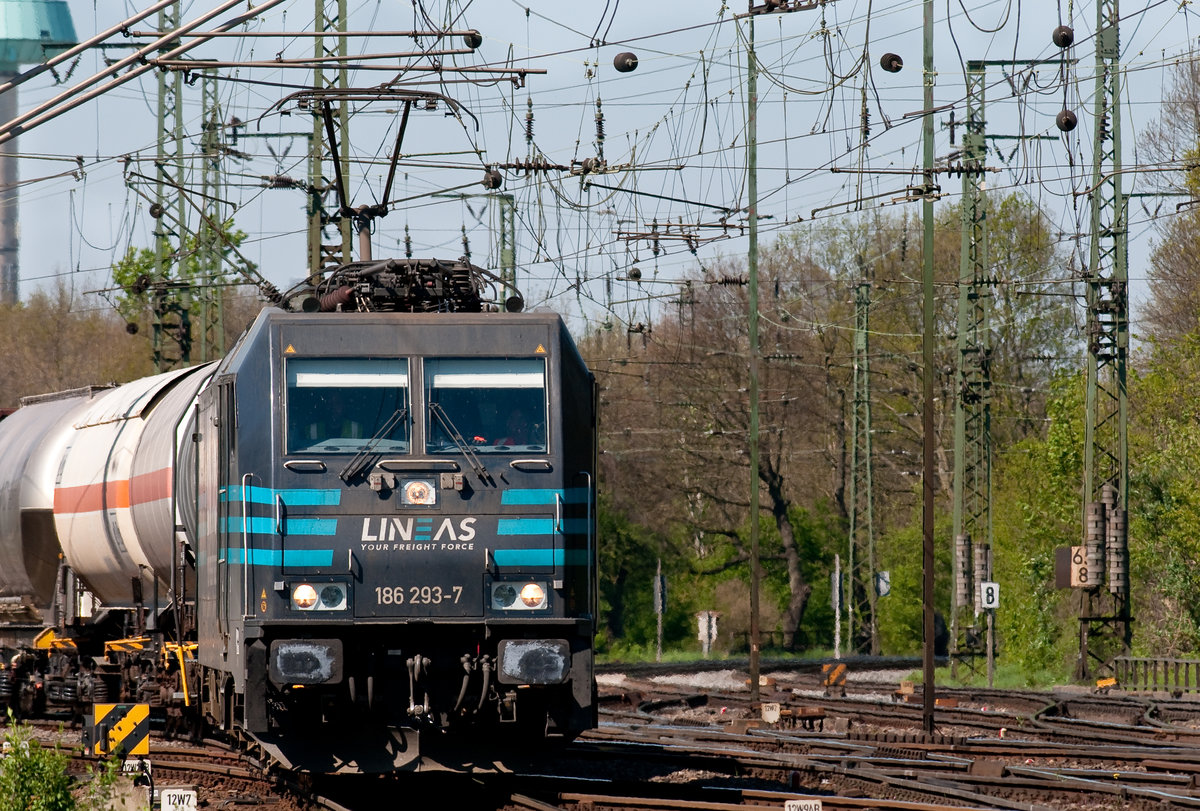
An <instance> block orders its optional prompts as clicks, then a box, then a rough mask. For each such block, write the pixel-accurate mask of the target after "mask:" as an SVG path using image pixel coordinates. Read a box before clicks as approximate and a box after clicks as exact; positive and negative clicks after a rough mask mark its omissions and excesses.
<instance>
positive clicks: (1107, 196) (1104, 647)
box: [1076, 0, 1132, 678]
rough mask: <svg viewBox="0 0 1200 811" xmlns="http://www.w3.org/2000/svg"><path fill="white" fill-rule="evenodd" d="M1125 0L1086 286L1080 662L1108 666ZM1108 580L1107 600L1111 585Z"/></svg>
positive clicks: (1120, 529)
mask: <svg viewBox="0 0 1200 811" xmlns="http://www.w3.org/2000/svg"><path fill="white" fill-rule="evenodd" d="M1118 5H1119V4H1118V2H1117V0H1099V2H1098V3H1097V4H1096V32H1097V33H1096V90H1095V122H1094V130H1093V132H1094V136H1093V143H1094V149H1095V153H1094V155H1093V158H1092V183H1091V200H1090V202H1091V246H1090V250H1089V254H1088V267H1087V268H1086V270H1085V277H1084V281H1085V283H1086V287H1087V344H1088V356H1087V414H1086V416H1085V419H1084V429H1085V434H1084V456H1083V494H1084V508H1083V521H1084V546H1085V547H1086V558H1087V566H1088V575H1089V577H1088V582H1089V583H1094V584H1095V585H1094V586H1092V587H1090V588H1088V589H1086V590H1085V591H1083V592H1081V600H1080V612H1079V661H1078V665H1077V668H1076V675H1077V676H1078V677H1079V678H1087V677H1088V676H1089V673H1090V672H1091V667H1090V660H1092V659H1095V660H1096V661H1097V662H1099V663H1100V665H1101V667H1108V666H1109V665H1110V664H1111V661H1112V658H1113V657H1114V656H1116V655H1118V654H1120V653H1122V652H1126V651H1128V649H1129V645H1130V641H1131V627H1130V625H1131V621H1132V617H1131V616H1130V588H1129V567H1128V544H1127V540H1128V539H1127V526H1126V510H1127V508H1128V501H1129V458H1128V434H1127V426H1128V397H1127V392H1126V355H1127V353H1128V349H1129V291H1128V282H1129V244H1128V239H1129V234H1128V228H1127V211H1126V199H1125V196H1124V195H1123V194H1122V192H1121V67H1120V62H1119V59H1120V52H1121V49H1120V35H1119V29H1118V24H1119V23H1118V21H1119V19H1120V17H1119V10H1118ZM1105 575H1107V592H1108V593H1107V594H1105V591H1106V589H1105V584H1106V579H1105Z"/></svg>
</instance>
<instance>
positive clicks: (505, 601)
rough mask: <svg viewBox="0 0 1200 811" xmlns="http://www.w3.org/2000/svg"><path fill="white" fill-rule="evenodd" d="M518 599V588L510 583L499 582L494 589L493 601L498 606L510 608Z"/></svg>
mask: <svg viewBox="0 0 1200 811" xmlns="http://www.w3.org/2000/svg"><path fill="white" fill-rule="evenodd" d="M516 601H517V590H516V589H515V588H513V587H512V586H511V585H509V584H508V583H498V584H496V587H495V588H494V589H492V602H493V603H494V604H495V605H496V608H508V607H509V606H510V605H512V604H513V603H515V602H516Z"/></svg>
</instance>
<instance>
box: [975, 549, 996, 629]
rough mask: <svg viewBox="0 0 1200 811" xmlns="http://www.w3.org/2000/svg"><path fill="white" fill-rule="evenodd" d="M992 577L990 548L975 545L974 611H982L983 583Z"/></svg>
mask: <svg viewBox="0 0 1200 811" xmlns="http://www.w3.org/2000/svg"><path fill="white" fill-rule="evenodd" d="M991 579H992V548H991V547H990V546H988V545H987V544H985V543H981V544H976V545H975V589H974V591H975V613H976V614H982V613H983V584H984V583H986V582H988V581H989V580H991Z"/></svg>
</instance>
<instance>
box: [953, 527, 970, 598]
mask: <svg viewBox="0 0 1200 811" xmlns="http://www.w3.org/2000/svg"><path fill="white" fill-rule="evenodd" d="M954 564H955V565H954V572H955V574H956V575H957V578H958V582H957V583H956V584H955V588H954V605H955V607H956V608H965V607H966V606H968V605H970V604H971V594H972V592H974V591H975V589H974V586H973V585H972V582H971V580H972V578H971V575H972V572H971V536H970V535H967V534H966V533H964V534H962V535H959V536H958V537H957V538H955V539H954Z"/></svg>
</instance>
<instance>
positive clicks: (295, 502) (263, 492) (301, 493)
mask: <svg viewBox="0 0 1200 811" xmlns="http://www.w3.org/2000/svg"><path fill="white" fill-rule="evenodd" d="M277 495H278V496H282V497H283V503H284V505H285V506H288V507H336V506H337V505H339V504H341V503H342V491H341V490H304V489H295V490H276V489H273V488H271V487H254V486H253V485H251V486H250V487H247V488H246V501H247V502H248V503H250V504H274V503H275V496H277ZM241 500H242V488H241V486H240V485H239V486H237V487H230V488H227V489H226V491H225V492H223V493H221V501H232V502H240V501H241Z"/></svg>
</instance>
